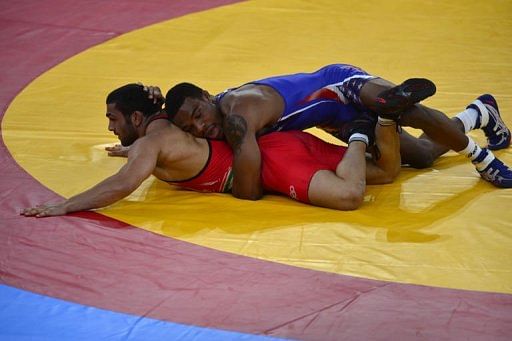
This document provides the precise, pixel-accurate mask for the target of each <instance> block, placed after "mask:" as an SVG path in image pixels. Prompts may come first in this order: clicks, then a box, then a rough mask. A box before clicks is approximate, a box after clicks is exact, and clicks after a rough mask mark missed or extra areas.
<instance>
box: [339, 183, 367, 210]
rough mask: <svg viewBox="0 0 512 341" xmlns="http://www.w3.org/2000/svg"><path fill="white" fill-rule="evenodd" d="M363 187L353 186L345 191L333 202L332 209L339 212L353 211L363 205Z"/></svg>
mask: <svg viewBox="0 0 512 341" xmlns="http://www.w3.org/2000/svg"><path fill="white" fill-rule="evenodd" d="M364 192H365V186H364V185H363V186H354V187H353V188H349V189H345V190H344V191H343V193H340V196H339V197H338V200H336V201H335V205H334V207H333V208H334V209H337V210H340V211H354V210H357V209H358V208H359V207H361V206H362V205H363V202H364Z"/></svg>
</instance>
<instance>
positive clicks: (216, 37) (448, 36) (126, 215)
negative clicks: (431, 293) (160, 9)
mask: <svg viewBox="0 0 512 341" xmlns="http://www.w3.org/2000/svg"><path fill="white" fill-rule="evenodd" d="M510 13H512V5H511V3H510V2H506V1H498V0H494V1H488V2H483V1H470V2H468V1H450V2H447V3H442V2H428V3H425V2H422V1H406V0H398V1H392V2H381V1H376V0H374V1H365V2H360V1H355V0H354V1H352V0H350V1H343V2H340V1H316V2H304V1H284V2H279V3H277V2H275V1H270V0H261V1H260V0H258V1H247V2H243V3H239V4H235V5H231V6H226V7H221V8H217V9H214V10H210V11H207V12H201V13H196V14H192V15H187V16H185V17H182V18H178V19H174V20H171V21H168V22H163V23H160V24H157V25H153V26H150V27H147V28H144V29H141V30H138V31H135V32H132V33H129V34H126V35H123V36H121V37H118V38H116V39H113V40H111V41H109V42H107V43H104V44H102V45H100V46H97V47H94V48H91V49H89V50H87V51H85V52H83V53H81V54H79V55H77V56H75V57H73V58H71V59H69V60H67V61H66V62H64V63H62V64H60V65H58V66H57V67H55V68H53V69H51V70H49V71H48V72H46V73H45V74H43V75H42V76H40V77H39V78H37V79H36V80H35V81H34V82H33V83H32V84H30V86H28V87H27V88H26V89H25V90H24V91H23V92H22V93H21V94H20V95H19V96H18V97H17V98H16V99H15V100H14V102H13V103H12V105H11V106H10V108H9V109H8V112H7V113H6V116H5V118H4V121H3V123H2V134H3V138H4V140H5V142H6V145H7V146H8V148H9V150H10V152H11V153H12V155H13V156H14V157H15V159H16V160H17V162H18V163H19V164H20V165H21V166H22V167H23V168H25V169H26V170H27V171H28V172H29V173H31V174H32V175H33V176H34V177H35V178H36V179H37V180H39V181H40V182H42V183H43V184H44V185H45V186H47V187H49V188H51V189H52V190H54V191H56V192H57V193H59V194H61V195H63V196H65V197H69V196H71V195H74V194H76V193H78V192H79V191H82V190H84V189H86V188H88V187H90V186H92V185H93V184H95V183H96V182H98V181H100V180H101V179H103V178H104V177H106V176H108V175H110V174H112V173H113V172H115V171H116V170H117V169H118V168H119V167H120V166H121V164H122V163H123V160H120V159H109V158H108V157H107V156H106V155H105V153H104V152H103V150H102V148H103V146H104V144H106V143H113V142H115V139H114V137H113V136H112V135H111V134H110V133H109V132H108V131H107V129H106V128H107V121H106V119H105V117H104V112H105V107H104V100H105V96H106V94H107V93H108V92H109V91H110V90H112V89H113V88H116V87H118V86H120V85H122V84H124V83H128V82H136V81H142V82H144V83H148V84H158V85H160V86H162V87H163V88H164V89H167V88H168V87H169V86H171V85H173V84H175V83H177V82H180V81H185V80H186V81H190V82H195V83H197V84H199V85H200V86H203V87H205V88H206V89H209V90H211V92H219V91H222V90H224V89H225V88H228V87H232V86H235V85H239V84H242V83H244V82H247V81H250V80H253V79H257V78H262V77H265V76H270V75H276V74H283V73H292V72H300V71H313V70H315V69H317V68H319V67H320V66H323V65H324V64H329V63H336V62H344V63H352V64H355V65H358V66H361V67H363V68H364V69H366V70H367V71H369V72H371V73H373V74H376V75H380V76H382V77H384V78H387V79H390V80H392V81H395V82H400V81H402V80H403V79H405V78H408V77H411V76H422V77H428V78H430V79H432V80H434V81H435V82H436V84H437V85H438V94H437V95H436V96H435V97H434V98H432V99H430V100H429V101H428V104H429V105H431V106H433V107H436V108H439V109H442V110H443V111H445V112H447V113H449V114H450V115H453V114H455V113H457V112H458V111H460V110H462V109H463V108H464V107H465V106H466V105H467V104H468V103H469V102H471V101H472V100H473V99H474V98H475V97H477V96H478V95H480V94H481V93H483V92H491V93H493V94H495V95H496V97H497V98H498V101H499V103H500V108H501V110H502V112H503V116H504V119H505V121H506V122H508V123H509V124H510V125H512V114H511V113H510V112H511V110H512V96H511V94H512V91H511V90H512V86H511V85H510V79H511V78H512V67H511V65H510V60H511V57H512V56H511V55H512V49H511V45H510V39H509V37H510V36H512V24H511V21H510ZM316 133H319V132H317V131H316ZM471 135H472V136H473V137H474V138H475V139H476V140H477V141H478V142H480V143H481V144H484V143H485V139H484V137H483V135H482V133H481V132H480V131H476V132H473V133H472V134H471ZM321 136H322V137H325V135H321ZM497 155H498V156H499V157H500V158H501V159H502V160H504V161H506V162H507V163H508V164H512V152H511V149H507V150H505V151H500V152H497ZM511 208H512V192H511V190H498V189H495V188H493V187H492V186H490V185H489V184H487V183H485V182H483V181H481V180H480V179H479V177H478V175H477V174H476V172H475V171H474V169H473V167H472V166H471V165H470V164H469V162H467V161H466V160H464V159H463V158H462V157H459V156H455V154H449V155H448V156H446V157H443V158H442V159H441V160H440V161H439V162H438V163H437V164H436V165H435V167H434V168H432V169H428V170H424V171H415V170H409V169H406V170H404V171H403V172H402V174H401V176H400V178H399V180H398V181H397V183H395V184H392V185H387V186H375V187H370V188H368V191H367V196H366V203H365V205H364V206H363V208H362V209H360V210H358V211H356V212H336V211H331V210H327V209H321V208H316V207H310V206H306V205H302V204H299V203H296V202H293V201H291V200H288V199H286V198H281V197H276V196H267V197H266V198H265V200H262V201H259V202H245V201H239V200H236V199H233V198H231V197H230V196H228V195H221V194H197V193H193V192H188V191H182V190H177V189H173V188H172V187H169V186H168V185H166V184H164V183H161V182H159V181H157V180H155V179H153V178H151V179H149V180H148V181H146V182H145V183H144V185H143V186H142V187H141V188H139V190H137V192H136V193H134V194H133V195H132V196H130V197H129V198H127V199H126V200H123V201H122V202H119V203H118V204H116V205H113V206H111V207H109V208H107V209H104V210H102V211H101V212H102V213H103V214H106V215H108V216H111V217H114V218H117V219H120V220H123V221H126V222H128V223H130V224H133V225H135V226H139V227H141V228H144V229H147V230H150V231H153V232H156V233H160V234H165V235H167V236H171V237H174V238H178V239H181V240H184V241H188V242H191V243H195V244H199V245H203V246H206V247H211V248H215V249H219V250H224V251H228V252H233V253H237V254H241V255H245V256H250V257H256V258H260V259H265V260H270V261H275V262H281V263H285V264H290V265H294V266H301V267H307V268H311V269H316V270H321V271H329V272H336V273H342V274H347V275H353V276H360V277H367V278H375V279H383V280H390V281H398V282H406V283H418V284H425V285H433V286H442V287H451V288H462V289H475V290H483V291H494V292H505V293H512V273H511V272H512V252H511V250H512V247H511V246H512V213H511ZM155 261H158V260H155Z"/></svg>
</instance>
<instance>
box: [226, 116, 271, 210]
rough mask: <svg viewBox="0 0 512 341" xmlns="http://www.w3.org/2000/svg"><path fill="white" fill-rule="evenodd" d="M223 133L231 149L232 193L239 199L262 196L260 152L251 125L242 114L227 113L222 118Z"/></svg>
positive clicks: (251, 198)
mask: <svg viewBox="0 0 512 341" xmlns="http://www.w3.org/2000/svg"><path fill="white" fill-rule="evenodd" d="M224 133H225V135H226V139H227V141H228V143H229V144H230V146H231V148H232V149H233V188H232V190H231V192H232V194H233V195H234V196H235V197H237V198H240V199H248V200H257V199H260V198H261V197H262V196H263V187H262V184H261V153H260V149H259V147H258V143H257V141H256V132H255V129H254V127H253V125H251V124H250V123H248V122H247V120H246V118H244V117H243V116H240V115H237V114H232V115H228V116H227V117H226V118H225V119H224Z"/></svg>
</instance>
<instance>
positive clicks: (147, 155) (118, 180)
mask: <svg viewBox="0 0 512 341" xmlns="http://www.w3.org/2000/svg"><path fill="white" fill-rule="evenodd" d="M157 157H158V149H157V148H156V147H154V146H151V145H150V144H149V145H145V144H138V145H137V144H136V145H134V146H133V148H132V150H131V151H130V153H129V154H128V162H127V163H126V164H125V165H124V166H123V167H122V168H121V169H120V170H119V172H117V173H116V174H114V175H112V176H110V177H108V178H106V179H105V180H103V181H101V182H100V183H98V184H97V185H95V186H94V187H92V188H90V189H88V190H86V191H85V192H82V193H80V194H77V195H75V196H73V197H71V198H69V199H67V200H64V201H62V202H60V203H56V204H45V205H39V206H36V207H31V208H26V209H24V210H22V212H21V214H23V215H25V216H36V217H46V216H56V215H65V214H67V213H71V212H76V211H83V210H90V209H94V208H100V207H105V206H108V205H111V204H113V203H115V202H117V201H119V200H121V199H123V198H124V197H126V196H128V195H129V194H130V193H132V192H133V191H134V190H135V189H137V187H139V186H140V184H141V183H142V182H143V181H144V180H145V179H146V178H147V177H149V175H151V173H152V172H153V170H154V169H155V166H156V161H157Z"/></svg>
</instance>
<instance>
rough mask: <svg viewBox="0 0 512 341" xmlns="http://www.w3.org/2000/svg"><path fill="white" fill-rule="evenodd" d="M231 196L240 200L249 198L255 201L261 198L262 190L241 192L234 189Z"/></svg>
mask: <svg viewBox="0 0 512 341" xmlns="http://www.w3.org/2000/svg"><path fill="white" fill-rule="evenodd" d="M231 193H232V194H233V196H234V197H235V198H237V199H242V200H251V201H256V200H260V199H261V198H263V192H262V191H252V192H242V191H236V190H235V189H233V190H232V192H231Z"/></svg>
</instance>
